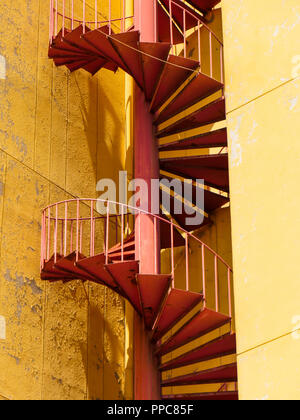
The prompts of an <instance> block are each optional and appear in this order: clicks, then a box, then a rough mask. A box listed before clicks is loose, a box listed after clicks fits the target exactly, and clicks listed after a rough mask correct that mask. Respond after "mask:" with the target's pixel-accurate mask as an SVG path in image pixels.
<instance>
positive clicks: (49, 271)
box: [41, 254, 75, 280]
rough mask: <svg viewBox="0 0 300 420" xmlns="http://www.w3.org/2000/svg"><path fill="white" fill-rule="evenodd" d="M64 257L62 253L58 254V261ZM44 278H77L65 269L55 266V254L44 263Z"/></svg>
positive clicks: (42, 274) (42, 273) (42, 275)
mask: <svg viewBox="0 0 300 420" xmlns="http://www.w3.org/2000/svg"><path fill="white" fill-rule="evenodd" d="M61 258H63V257H62V255H60V254H56V262H57V261H59V260H60V259H61ZM41 278H42V280H64V279H68V280H71V279H75V277H74V276H73V275H70V274H67V273H66V272H65V271H64V270H60V269H59V268H58V267H56V266H55V255H52V256H51V258H50V259H49V260H47V261H45V263H44V267H43V269H42V271H41Z"/></svg>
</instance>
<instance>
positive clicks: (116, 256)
mask: <svg viewBox="0 0 300 420" xmlns="http://www.w3.org/2000/svg"><path fill="white" fill-rule="evenodd" d="M122 255H123V258H124V259H125V260H126V261H127V260H129V259H131V260H132V259H133V260H134V259H135V250H132V251H124V252H123V254H122V252H121V251H120V252H113V253H111V254H109V259H110V260H111V261H115V260H121V258H122Z"/></svg>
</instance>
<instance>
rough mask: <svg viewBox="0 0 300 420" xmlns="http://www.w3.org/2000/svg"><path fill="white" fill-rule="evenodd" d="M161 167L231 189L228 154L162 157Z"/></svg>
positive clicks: (225, 189)
mask: <svg viewBox="0 0 300 420" xmlns="http://www.w3.org/2000/svg"><path fill="white" fill-rule="evenodd" d="M160 169H161V170H163V171H166V172H170V173H172V174H175V175H178V176H181V177H183V178H189V179H194V180H196V179H204V181H205V184H206V185H208V186H211V187H215V188H219V189H220V190H223V191H229V174H228V154H225V153H224V154H219V155H200V156H192V157H175V158H166V159H160Z"/></svg>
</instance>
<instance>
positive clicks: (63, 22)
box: [62, 0, 66, 37]
mask: <svg viewBox="0 0 300 420" xmlns="http://www.w3.org/2000/svg"><path fill="white" fill-rule="evenodd" d="M65 1H66V0H63V16H62V36H63V37H64V36H65V7H66V5H65Z"/></svg>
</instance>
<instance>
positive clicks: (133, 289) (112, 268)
mask: <svg viewBox="0 0 300 420" xmlns="http://www.w3.org/2000/svg"><path fill="white" fill-rule="evenodd" d="M105 268H106V270H107V271H108V272H109V273H110V275H111V276H112V277H113V279H114V281H115V282H116V284H117V285H118V287H119V289H121V290H122V291H123V296H124V297H125V298H126V299H127V300H128V301H129V302H130V303H131V304H132V306H133V307H134V308H135V309H136V311H137V312H138V313H139V314H142V307H141V303H140V297H139V291H138V287H137V280H136V275H137V273H138V272H139V262H138V261H124V262H117V263H114V264H107V265H106V266H105Z"/></svg>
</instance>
